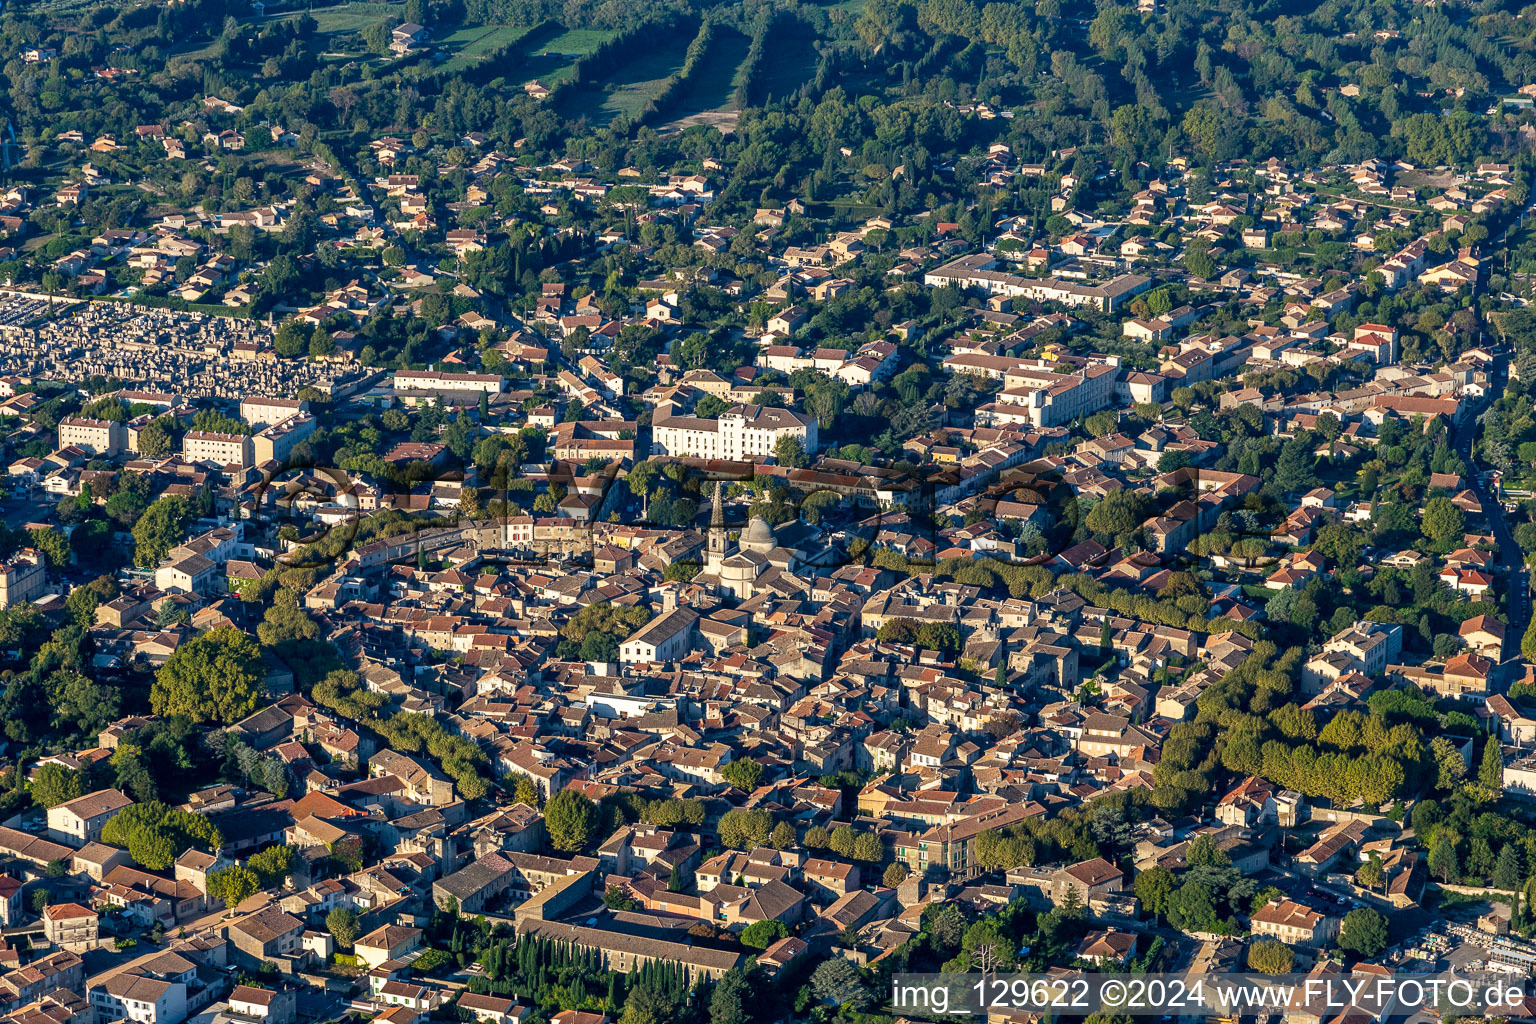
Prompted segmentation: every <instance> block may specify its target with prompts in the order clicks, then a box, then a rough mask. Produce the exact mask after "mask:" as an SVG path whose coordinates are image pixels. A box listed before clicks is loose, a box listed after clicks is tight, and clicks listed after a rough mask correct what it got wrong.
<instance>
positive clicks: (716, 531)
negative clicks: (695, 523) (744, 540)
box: [705, 480, 725, 572]
mask: <svg viewBox="0 0 1536 1024" xmlns="http://www.w3.org/2000/svg"><path fill="white" fill-rule="evenodd" d="M720 484H721V482H720V481H719V480H716V481H715V507H714V510H713V511H712V512H711V513H710V517H709V537H708V538H707V540H708V549H707V553H708V561H707V562H706V563H705V565H706V568H707V569H708V571H710V572H719V571H720V563H721V562H723V561H725V495H724V493H723V492H722V491H721V489H720Z"/></svg>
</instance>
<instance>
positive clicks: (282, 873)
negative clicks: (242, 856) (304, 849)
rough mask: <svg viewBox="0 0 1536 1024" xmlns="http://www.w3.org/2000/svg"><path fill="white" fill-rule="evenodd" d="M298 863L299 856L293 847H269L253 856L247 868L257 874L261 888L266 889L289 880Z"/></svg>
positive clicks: (246, 863)
mask: <svg viewBox="0 0 1536 1024" xmlns="http://www.w3.org/2000/svg"><path fill="white" fill-rule="evenodd" d="M298 863H299V855H298V854H297V853H295V852H294V850H293V847H291V846H269V847H267V848H266V849H265V850H262V851H260V852H259V853H253V854H251V856H250V858H249V859H248V860H247V861H246V862H245V866H246V867H248V868H250V869H251V870H252V871H254V872H256V877H257V878H258V879H260V880H261V887H262V888H263V889H265V888H267V887H269V886H273V885H277V884H278V883H280V882H281V881H282V880H283V879H285V878H287V877H288V876H289V875H290V874H292V872H293V869H294V868H295V867H297V866H298Z"/></svg>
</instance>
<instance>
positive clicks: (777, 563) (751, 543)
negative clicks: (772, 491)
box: [694, 480, 803, 601]
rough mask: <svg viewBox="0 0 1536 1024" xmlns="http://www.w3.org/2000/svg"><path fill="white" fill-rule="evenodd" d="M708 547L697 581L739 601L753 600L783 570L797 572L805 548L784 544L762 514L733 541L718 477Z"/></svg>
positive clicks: (749, 522) (755, 517)
mask: <svg viewBox="0 0 1536 1024" xmlns="http://www.w3.org/2000/svg"><path fill="white" fill-rule="evenodd" d="M705 550H706V557H705V561H704V569H703V571H702V572H701V573H700V574H699V575H698V576H696V577H695V578H694V582H695V583H697V584H699V585H701V586H704V587H709V588H711V589H713V590H714V591H715V592H716V593H718V594H720V595H721V596H722V597H733V598H735V599H736V600H738V601H746V600H750V599H751V598H752V597H754V596H756V595H757V594H758V593H759V592H761V590H762V588H763V586H764V585H765V584H766V583H767V582H768V581H769V580H771V579H772V578H774V577H777V576H778V575H779V574H780V573H786V572H791V573H792V572H795V571H796V570H797V569H798V568H799V564H800V560H801V558H802V557H803V552H801V551H799V550H797V549H794V548H790V547H787V546H785V545H784V544H782V543H781V542H780V539H779V536H778V533H777V531H775V530H774V528H773V527H772V526H769V525H768V520H766V519H764V518H763V517H762V516H753V517H752V518H751V520H750V521H748V523H747V528H746V529H745V530H743V531H742V532H741V536H740V537H739V538H738V539H737V541H736V543H735V544H734V545H733V544H732V543H731V541H730V536H729V534H728V533H727V531H726V528H725V495H724V493H723V488H722V481H719V480H716V481H715V503H714V510H713V513H712V515H711V516H710V521H709V537H708V543H707V545H706V548H705Z"/></svg>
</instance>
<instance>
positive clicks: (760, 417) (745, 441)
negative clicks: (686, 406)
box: [651, 403, 817, 462]
mask: <svg viewBox="0 0 1536 1024" xmlns="http://www.w3.org/2000/svg"><path fill="white" fill-rule="evenodd" d="M671 408H672V407H671V406H670V405H669V404H665V403H664V404H663V405H662V407H661V408H660V409H658V410H657V412H658V414H659V415H658V416H657V418H656V419H655V421H653V422H652V424H651V443H652V445H653V446H654V447H655V448H656V450H657V451H658V453H659V454H662V455H673V456H680V457H685V458H696V459H727V460H731V461H738V462H739V461H748V460H754V459H761V458H766V457H768V456H771V455H773V452H774V446H775V445H777V444H778V443H779V439H780V438H783V437H797V438H799V439H800V443H801V445H802V446H804V448H805V450H806V451H807V452H813V451H815V450H816V446H817V428H816V420H815V419H814V418H812V417H810V416H803V415H801V414H800V413H797V412H793V411H791V410H789V409H775V408H772V407H770V406H762V405H733V406H731V407H730V408H729V409H727V410H725V411H724V412H722V413H721V414H720V416H719V418H718V419H713V420H709V419H703V418H701V417H698V416H673V415H671Z"/></svg>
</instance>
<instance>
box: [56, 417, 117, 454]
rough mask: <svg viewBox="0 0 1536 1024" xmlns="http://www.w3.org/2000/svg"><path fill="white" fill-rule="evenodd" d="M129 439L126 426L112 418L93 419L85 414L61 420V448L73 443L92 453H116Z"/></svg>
mask: <svg viewBox="0 0 1536 1024" xmlns="http://www.w3.org/2000/svg"><path fill="white" fill-rule="evenodd" d="M127 440H128V434H127V430H126V428H124V426H123V425H122V424H121V423H114V422H112V421H111V420H93V419H88V418H86V417H84V416H66V417H64V418H63V419H61V420H59V447H60V448H68V447H70V446H71V445H73V446H74V447H76V448H81V449H83V450H85V451H88V452H90V453H91V454H92V455H116V454H117V453H118V452H119V451H121V450H122V448H123V445H124V444H125V443H127Z"/></svg>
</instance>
